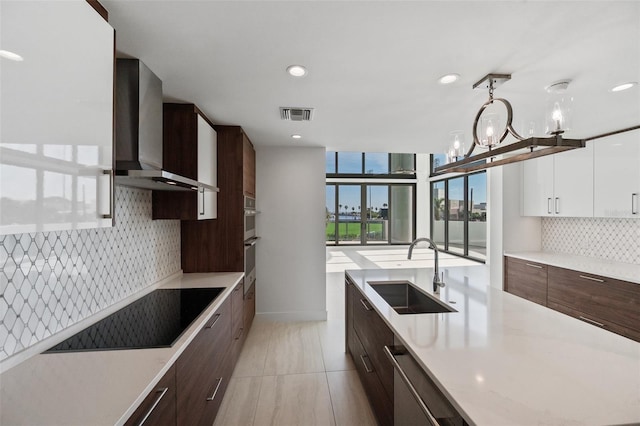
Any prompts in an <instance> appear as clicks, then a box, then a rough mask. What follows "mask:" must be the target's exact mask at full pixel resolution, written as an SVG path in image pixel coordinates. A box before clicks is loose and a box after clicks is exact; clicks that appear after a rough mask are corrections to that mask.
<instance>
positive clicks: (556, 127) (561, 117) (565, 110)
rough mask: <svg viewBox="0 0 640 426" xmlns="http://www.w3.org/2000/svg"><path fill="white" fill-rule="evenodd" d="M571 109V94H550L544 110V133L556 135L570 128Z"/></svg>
mask: <svg viewBox="0 0 640 426" xmlns="http://www.w3.org/2000/svg"><path fill="white" fill-rule="evenodd" d="M572 109H573V96H571V95H569V94H567V93H562V94H552V95H550V96H549V98H548V99H547V107H546V110H545V125H544V128H545V133H546V134H548V135H557V134H560V133H564V132H566V131H568V130H571V113H572Z"/></svg>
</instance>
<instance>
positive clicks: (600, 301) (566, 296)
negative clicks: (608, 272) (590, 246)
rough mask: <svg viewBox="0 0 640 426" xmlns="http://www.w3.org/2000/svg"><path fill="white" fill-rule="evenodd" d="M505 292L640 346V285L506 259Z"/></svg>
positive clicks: (506, 257) (510, 258)
mask: <svg viewBox="0 0 640 426" xmlns="http://www.w3.org/2000/svg"><path fill="white" fill-rule="evenodd" d="M504 264H505V283H504V290H505V291H508V292H509V293H513V294H515V295H517V296H520V297H523V298H525V299H527V300H530V301H532V302H535V303H539V304H541V305H544V306H547V307H548V308H551V309H553V310H556V311H558V312H562V313H564V314H567V315H570V316H572V317H575V318H577V319H580V320H582V321H584V322H587V323H589V324H592V325H594V326H596V327H600V328H603V329H605V330H609V331H611V332H613V333H617V334H620V335H622V336H625V337H628V338H630V339H633V340H636V341H639V342H640V285H639V284H634V283H631V282H627V281H621V280H616V279H613V278H608V277H605V276H600V275H594V274H589V273H585V272H579V271H574V270H571V269H565V268H559V267H555V266H550V265H545V264H542V263H538V262H531V261H526V260H522V259H516V258H512V257H508V256H505V259H504Z"/></svg>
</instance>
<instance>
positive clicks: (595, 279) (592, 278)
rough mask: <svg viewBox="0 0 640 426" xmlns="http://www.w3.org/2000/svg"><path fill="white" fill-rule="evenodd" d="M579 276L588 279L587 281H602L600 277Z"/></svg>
mask: <svg viewBox="0 0 640 426" xmlns="http://www.w3.org/2000/svg"><path fill="white" fill-rule="evenodd" d="M580 278H584V279H585V280H589V281H595V282H597V283H603V282H604V280H601V279H600V278H594V277H588V276H586V275H580Z"/></svg>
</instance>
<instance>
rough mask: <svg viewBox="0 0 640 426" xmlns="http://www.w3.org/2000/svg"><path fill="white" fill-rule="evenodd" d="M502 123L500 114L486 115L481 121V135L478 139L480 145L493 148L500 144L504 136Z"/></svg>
mask: <svg viewBox="0 0 640 426" xmlns="http://www.w3.org/2000/svg"><path fill="white" fill-rule="evenodd" d="M502 130H503V128H502V123H501V120H500V116H499V115H498V114H486V116H483V117H482V119H481V121H480V134H479V135H478V138H479V140H480V145H481V146H485V147H492V146H494V145H497V144H499V143H500V135H501V134H502Z"/></svg>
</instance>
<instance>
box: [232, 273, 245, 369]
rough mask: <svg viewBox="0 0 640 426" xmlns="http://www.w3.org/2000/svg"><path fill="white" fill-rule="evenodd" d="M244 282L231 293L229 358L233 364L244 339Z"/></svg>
mask: <svg viewBox="0 0 640 426" xmlns="http://www.w3.org/2000/svg"><path fill="white" fill-rule="evenodd" d="M243 289H244V284H243V282H242V281H241V282H240V283H239V284H238V285H236V287H235V288H234V289H233V292H232V293H231V337H232V338H233V340H232V341H231V358H232V359H233V363H234V364H235V363H236V361H237V360H238V357H239V356H240V350H241V349H242V344H243V343H244V340H245V335H246V333H245V332H244V330H245V329H244V297H243V296H244V291H243Z"/></svg>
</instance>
